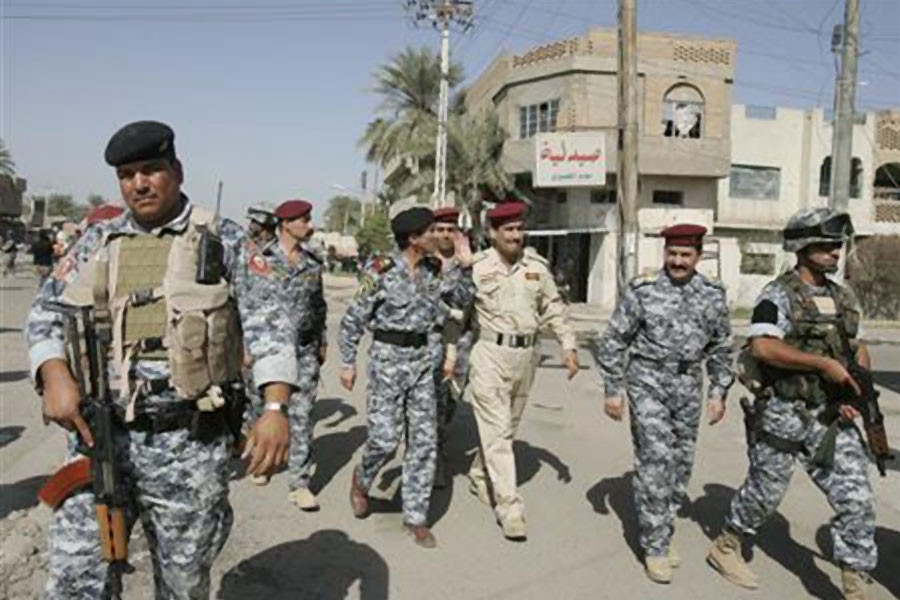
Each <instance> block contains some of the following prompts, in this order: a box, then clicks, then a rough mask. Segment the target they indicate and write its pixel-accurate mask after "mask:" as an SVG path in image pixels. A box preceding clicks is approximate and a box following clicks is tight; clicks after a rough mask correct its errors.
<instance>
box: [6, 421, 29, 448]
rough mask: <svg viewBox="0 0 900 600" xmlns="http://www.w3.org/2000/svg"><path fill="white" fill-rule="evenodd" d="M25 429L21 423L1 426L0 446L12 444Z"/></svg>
mask: <svg viewBox="0 0 900 600" xmlns="http://www.w3.org/2000/svg"><path fill="white" fill-rule="evenodd" d="M23 431H25V428H24V427H22V426H21V425H9V426H7V427H0V448H2V447H4V446H6V445H8V444H12V443H13V442H14V441H16V440H17V439H19V437H21V436H22V432H23Z"/></svg>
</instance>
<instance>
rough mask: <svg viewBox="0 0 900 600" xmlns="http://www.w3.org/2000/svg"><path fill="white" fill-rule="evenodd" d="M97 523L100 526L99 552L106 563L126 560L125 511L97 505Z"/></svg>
mask: <svg viewBox="0 0 900 600" xmlns="http://www.w3.org/2000/svg"><path fill="white" fill-rule="evenodd" d="M96 506H97V523H98V524H99V525H100V552H101V554H102V555H103V560H105V561H107V562H113V561H125V560H127V559H128V536H127V535H126V531H125V511H124V510H122V509H121V508H115V507H113V508H110V507H108V506H107V505H105V504H97V505H96Z"/></svg>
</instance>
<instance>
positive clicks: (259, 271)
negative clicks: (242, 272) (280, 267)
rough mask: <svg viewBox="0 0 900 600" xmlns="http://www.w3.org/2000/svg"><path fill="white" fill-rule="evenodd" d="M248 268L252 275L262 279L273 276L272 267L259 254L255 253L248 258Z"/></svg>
mask: <svg viewBox="0 0 900 600" xmlns="http://www.w3.org/2000/svg"><path fill="white" fill-rule="evenodd" d="M247 268H248V269H249V270H250V272H251V273H254V274H256V275H259V276H260V277H268V276H270V275H271V274H272V265H271V264H270V263H269V261H267V260H266V259H265V257H263V255H262V254H260V253H259V252H254V253H253V254H251V255H250V256H249V257H248V258H247Z"/></svg>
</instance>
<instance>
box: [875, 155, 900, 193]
mask: <svg viewBox="0 0 900 600" xmlns="http://www.w3.org/2000/svg"><path fill="white" fill-rule="evenodd" d="M874 183H875V199H876V200H897V201H900V163H885V164H883V165H881V166H880V167H878V169H877V170H876V171H875V182H874Z"/></svg>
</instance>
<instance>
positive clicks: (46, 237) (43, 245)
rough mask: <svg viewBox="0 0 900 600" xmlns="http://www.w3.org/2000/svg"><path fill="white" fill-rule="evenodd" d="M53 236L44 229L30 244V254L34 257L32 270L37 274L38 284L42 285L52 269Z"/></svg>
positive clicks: (53, 254)
mask: <svg viewBox="0 0 900 600" xmlns="http://www.w3.org/2000/svg"><path fill="white" fill-rule="evenodd" d="M53 245H54V244H53V238H52V237H51V235H50V233H49V232H48V231H46V230H41V231H40V233H38V238H37V240H35V242H34V243H33V244H31V254H32V256H33V257H34V272H35V274H36V275H37V276H38V279H39V282H38V286H42V285H44V281H46V280H47V277H49V276H50V272H51V271H52V270H53V259H54V256H55V253H54V248H53Z"/></svg>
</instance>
